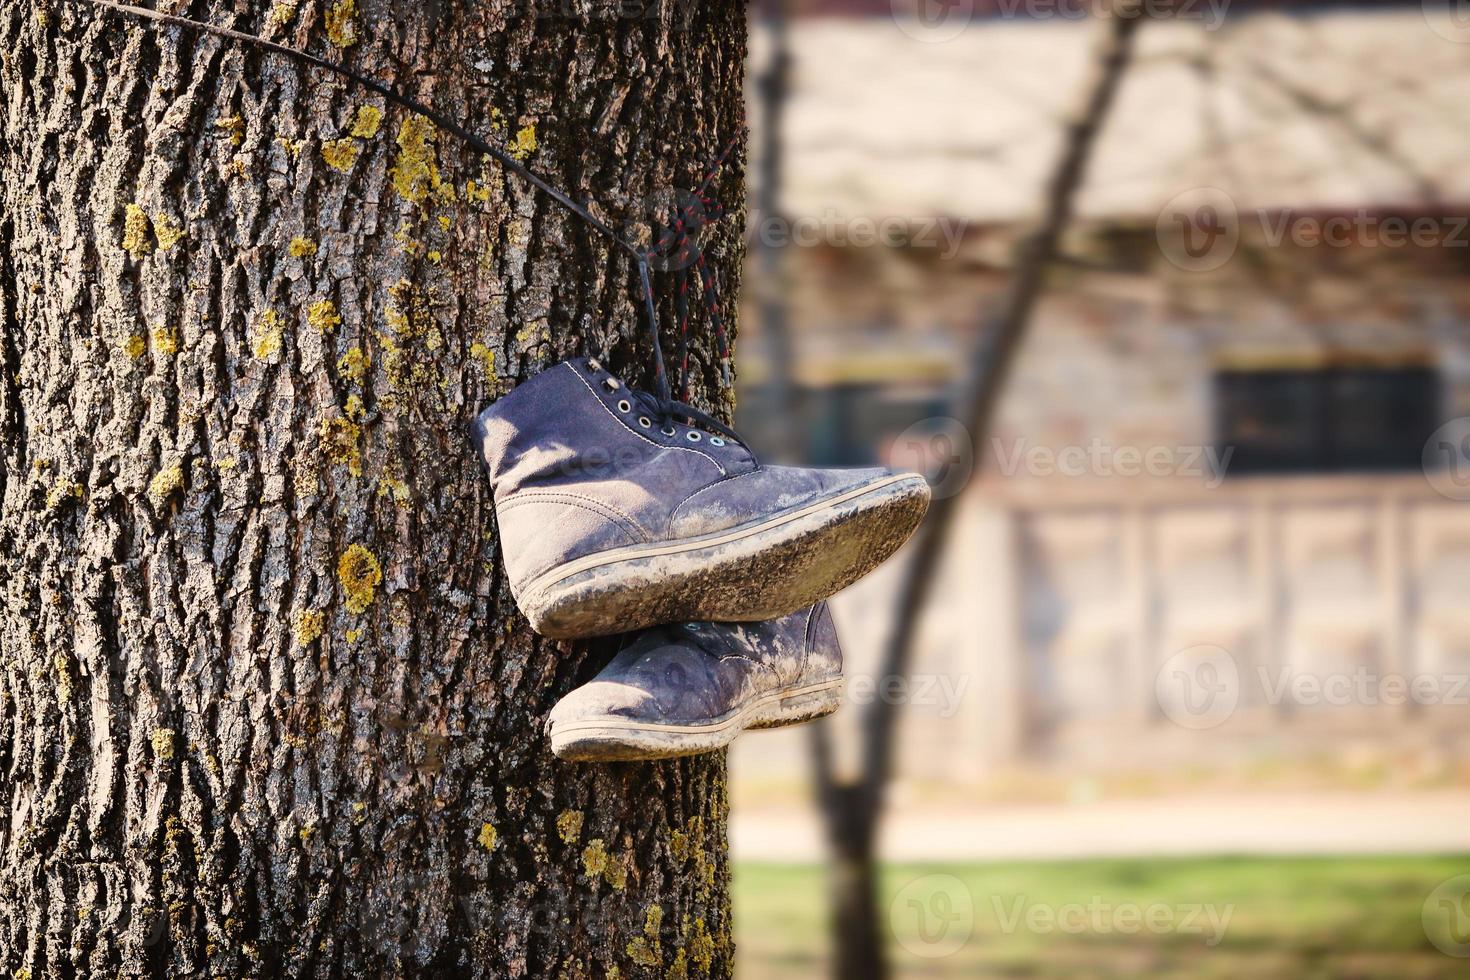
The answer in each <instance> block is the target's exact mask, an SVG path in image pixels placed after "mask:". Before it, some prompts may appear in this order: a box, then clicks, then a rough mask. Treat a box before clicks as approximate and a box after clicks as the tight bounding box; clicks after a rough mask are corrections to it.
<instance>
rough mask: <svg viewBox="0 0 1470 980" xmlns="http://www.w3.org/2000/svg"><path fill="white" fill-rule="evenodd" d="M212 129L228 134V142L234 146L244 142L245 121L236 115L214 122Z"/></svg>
mask: <svg viewBox="0 0 1470 980" xmlns="http://www.w3.org/2000/svg"><path fill="white" fill-rule="evenodd" d="M214 128H215V129H221V130H224V131H225V132H226V133H229V134H230V142H231V143H233V144H235V145H236V146H239V145H241V144H242V143H244V142H245V120H244V119H241V118H240V116H239V114H238V113H236V114H235V115H233V116H229V117H226V118H224V119H219V120H216V122H215V124H214Z"/></svg>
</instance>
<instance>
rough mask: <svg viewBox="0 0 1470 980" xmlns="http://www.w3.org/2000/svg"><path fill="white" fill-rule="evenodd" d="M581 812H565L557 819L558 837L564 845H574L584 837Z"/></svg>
mask: <svg viewBox="0 0 1470 980" xmlns="http://www.w3.org/2000/svg"><path fill="white" fill-rule="evenodd" d="M584 819H585V817H584V816H583V814H582V811H581V810H563V811H562V812H561V813H560V814H559V815H558V816H557V818H556V835H557V836H558V837H560V838H561V842H562V843H563V844H574V843H576V842H577V840H578V839H579V838H580V837H581V836H582V821H583V820H584Z"/></svg>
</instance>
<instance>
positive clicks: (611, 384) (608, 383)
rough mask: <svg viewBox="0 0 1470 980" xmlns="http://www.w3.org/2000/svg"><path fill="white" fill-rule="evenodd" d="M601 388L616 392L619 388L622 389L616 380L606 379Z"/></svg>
mask: <svg viewBox="0 0 1470 980" xmlns="http://www.w3.org/2000/svg"><path fill="white" fill-rule="evenodd" d="M602 386H603V387H604V388H606V389H607V390H608V391H617V390H618V389H619V388H621V387H622V385H620V384H618V379H617V378H608V379H607V380H605V381H603V383H602Z"/></svg>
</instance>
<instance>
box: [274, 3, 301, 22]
mask: <svg viewBox="0 0 1470 980" xmlns="http://www.w3.org/2000/svg"><path fill="white" fill-rule="evenodd" d="M299 2H300V0H276V4H275V6H273V7H271V15H270V19H269V21H268V23H269V24H270V25H271V26H272V27H285V26H286V25H287V24H289V23H290V22H291V18H292V17H295V16H296V7H297V5H298V3H299Z"/></svg>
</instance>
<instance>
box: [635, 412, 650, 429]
mask: <svg viewBox="0 0 1470 980" xmlns="http://www.w3.org/2000/svg"><path fill="white" fill-rule="evenodd" d="M638 424H639V425H641V426H643V427H644V428H645V429H651V428H653V422H652V420H650V419H649V417H648V416H647V415H640V416H638Z"/></svg>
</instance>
